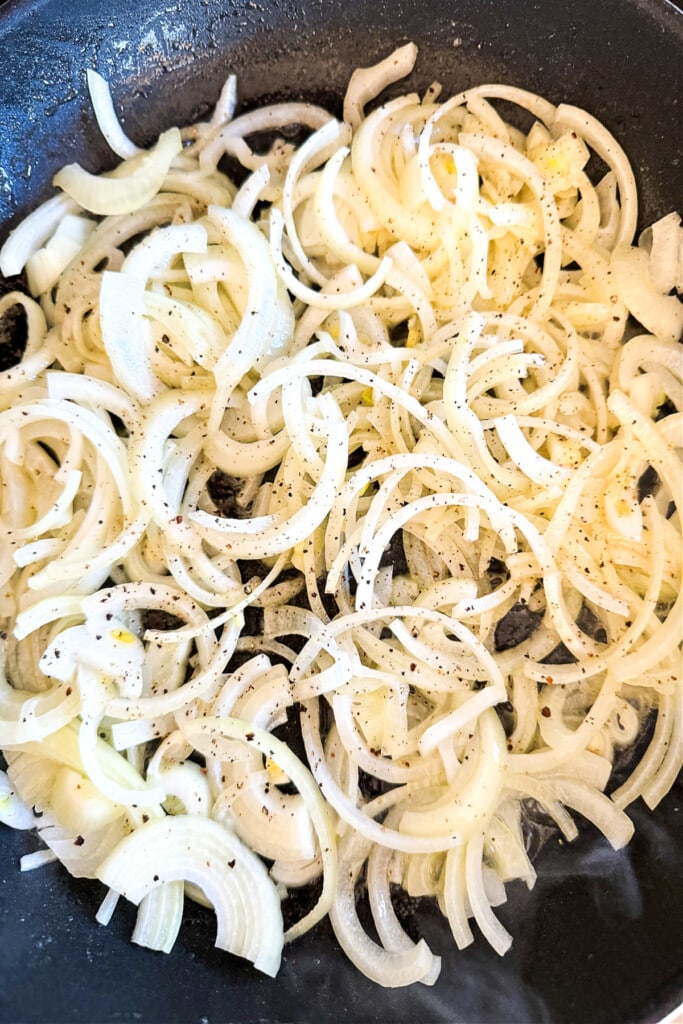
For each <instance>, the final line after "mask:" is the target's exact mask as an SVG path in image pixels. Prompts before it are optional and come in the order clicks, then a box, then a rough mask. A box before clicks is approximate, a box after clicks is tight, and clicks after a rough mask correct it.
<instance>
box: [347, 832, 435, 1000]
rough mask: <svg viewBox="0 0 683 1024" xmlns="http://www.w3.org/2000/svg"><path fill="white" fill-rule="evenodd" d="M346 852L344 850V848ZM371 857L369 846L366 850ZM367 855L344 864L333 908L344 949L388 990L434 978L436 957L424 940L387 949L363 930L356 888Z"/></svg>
mask: <svg viewBox="0 0 683 1024" xmlns="http://www.w3.org/2000/svg"><path fill="white" fill-rule="evenodd" d="M342 849H343V848H342ZM363 852H364V854H365V855H367V845H366V846H365V849H364V851H363ZM364 860H365V856H363V855H361V856H356V857H355V858H354V859H353V860H351V861H349V860H346V859H345V858H344V857H343V856H342V859H341V863H340V868H341V870H340V879H339V885H338V887H337V893H336V896H335V900H334V903H333V904H332V907H331V908H330V922H331V923H332V928H333V929H334V934H335V936H336V937H337V941H338V942H339V944H340V946H341V947H342V949H343V950H344V952H345V953H346V955H347V956H348V958H349V959H350V960H351V962H352V963H354V964H355V965H356V966H357V967H359V968H361V969H362V971H363V973H364V974H366V975H367V977H369V978H370V979H371V980H372V981H374V982H376V983H377V984H379V985H382V986H384V987H385V988H398V987H400V986H404V985H411V984H412V983H413V982H415V981H421V980H422V979H424V978H425V977H426V976H427V975H429V976H430V977H431V976H432V975H433V973H434V969H435V964H434V961H435V959H436V958H435V957H433V955H432V953H431V951H430V949H429V946H428V945H427V943H426V942H425V941H424V939H421V940H420V942H418V944H417V945H415V946H413V945H412V944H411V948H404V949H401V950H392V951H389V950H387V949H383V948H382V947H381V946H378V945H377V943H375V942H373V941H372V939H370V937H369V936H368V935H366V933H365V932H364V931H363V928H362V926H361V923H360V921H359V920H358V915H357V913H356V900H355V888H356V879H357V877H358V874H359V872H360V869H361V867H362V866H363V862H364Z"/></svg>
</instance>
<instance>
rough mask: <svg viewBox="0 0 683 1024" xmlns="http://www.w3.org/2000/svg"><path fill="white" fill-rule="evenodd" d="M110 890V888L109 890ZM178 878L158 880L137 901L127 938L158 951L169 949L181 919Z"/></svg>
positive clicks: (182, 892) (182, 895) (181, 906)
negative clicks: (175, 880) (167, 880)
mask: <svg viewBox="0 0 683 1024" xmlns="http://www.w3.org/2000/svg"><path fill="white" fill-rule="evenodd" d="M109 891H110V892H113V890H112V889H110V890H109ZM184 896H185V893H184V885H183V882H182V881H180V880H179V881H177V882H162V883H161V884H160V885H157V886H155V887H154V888H153V889H152V890H151V891H150V892H148V893H147V895H146V896H144V897H143V898H142V900H141V901H140V906H139V908H138V913H137V917H136V919H135V928H134V929H133V934H132V935H131V942H135V943H136V945H138V946H146V947H147V949H156V950H158V951H159V952H161V953H170V952H171V950H172V949H173V946H174V945H175V940H176V939H177V937H178V932H179V931H180V925H181V924H182V920H183V906H184V903H185V899H184Z"/></svg>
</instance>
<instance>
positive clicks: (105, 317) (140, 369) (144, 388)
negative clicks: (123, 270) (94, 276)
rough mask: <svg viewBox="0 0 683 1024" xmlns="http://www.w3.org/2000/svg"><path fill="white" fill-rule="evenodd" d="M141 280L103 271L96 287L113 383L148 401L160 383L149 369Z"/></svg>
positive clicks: (149, 338) (149, 345)
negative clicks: (112, 373) (99, 283)
mask: <svg viewBox="0 0 683 1024" xmlns="http://www.w3.org/2000/svg"><path fill="white" fill-rule="evenodd" d="M145 312H146V311H145V303H144V289H143V282H142V281H141V280H140V279H138V278H134V277H129V276H128V275H126V274H118V273H112V272H111V271H107V272H105V273H104V274H103V275H102V287H101V288H100V324H101V327H102V338H103V341H104V347H105V350H106V352H107V355H108V357H109V361H110V362H111V365H112V369H113V371H114V375H115V379H116V382H117V384H119V385H121V386H123V387H124V388H125V389H126V391H127V392H128V393H129V394H130V395H132V396H133V397H134V398H135V399H137V401H139V402H143V403H144V402H149V401H150V400H151V399H152V398H154V396H155V395H157V394H159V392H160V391H161V389H162V384H161V382H160V381H159V380H158V378H157V377H156V376H155V374H154V371H153V369H152V359H151V355H152V346H153V341H152V334H151V331H150V327H149V322H148V321H147V319H146V316H145Z"/></svg>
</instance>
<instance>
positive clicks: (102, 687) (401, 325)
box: [0, 45, 683, 986]
mask: <svg viewBox="0 0 683 1024" xmlns="http://www.w3.org/2000/svg"><path fill="white" fill-rule="evenodd" d="M416 53H417V51H416V48H415V47H414V46H412V45H409V46H406V47H403V48H402V49H400V50H398V51H396V53H394V54H392V55H390V57H388V58H387V59H386V60H384V61H383V62H381V63H380V64H378V65H376V66H375V67H373V68H367V69H361V70H359V71H356V72H355V73H354V75H353V76H352V78H351V81H350V84H349V89H348V92H347V95H346V99H345V102H344V117H345V121H343V122H341V123H340V122H337V121H336V120H335V119H334V118H333V117H332V116H331V115H330V114H329V113H327V112H326V111H325V110H323V109H321V108H318V107H315V106H312V105H310V104H302V103H284V104H276V105H274V106H270V107H264V108H261V109H257V110H254V111H252V112H250V113H246V114H243V115H241V116H239V117H235V116H234V111H235V106H236V91H235V90H236V83H235V79H234V77H232V76H231V77H230V78H229V79H228V82H227V83H226V86H225V88H224V90H223V93H222V94H221V98H220V100H219V102H218V105H217V107H216V111H215V114H214V116H213V117H212V118H211V120H210V121H208V122H206V123H200V124H196V125H193V126H191V127H190V128H189V129H186V130H185V131H184V132H180V131H179V130H178V129H177V128H171V129H170V130H168V131H166V132H164V133H163V134H162V135H160V137H159V139H158V141H157V142H156V144H155V145H154V146H153V147H152V148H151V149H149V150H143V149H139V148H138V147H137V145H135V144H134V143H133V142H131V140H130V139H129V138H128V137H127V136H126V135H125V133H124V132H123V129H122V128H121V126H120V124H119V123H118V120H117V118H116V115H115V112H114V107H113V104H112V100H111V96H110V93H109V89H108V86H107V84H106V82H104V80H103V79H102V78H100V76H98V75H96V74H94V73H92V72H91V73H89V75H88V83H89V88H90V93H91V97H92V101H93V106H94V109H95V115H96V117H97V120H98V123H99V125H100V128H101V130H102V133H103V135H104V137H105V138H106V139H107V141H108V143H109V144H110V146H111V148H112V149H113V151H114V152H115V153H116V154H117V155H118V156H119V157H120V158H121V159H122V163H121V164H120V165H119V166H118V167H117V168H116V169H115V170H114V171H112V172H111V173H109V174H105V175H92V174H89V173H87V172H86V171H84V170H83V169H82V168H80V167H79V166H77V165H71V166H69V167H65V168H64V169H63V170H62V171H60V173H59V174H58V175H57V176H56V178H55V185H57V186H58V187H59V188H60V189H61V192H60V193H59V194H58V195H57V196H56V197H55V198H53V199H51V200H49V201H48V202H47V203H46V204H45V205H44V206H43V207H41V208H40V209H39V210H36V211H35V212H34V213H33V214H31V216H29V217H28V218H27V219H26V220H25V221H24V222H23V223H22V224H20V225H19V227H18V228H16V229H15V231H14V232H13V233H12V234H11V235H10V237H9V238H8V239H7V241H6V242H5V244H4V246H3V247H2V249H1V250H0V271H1V272H2V273H3V274H4V275H10V274H16V273H19V272H20V271H21V270H22V269H23V268H26V272H27V280H28V286H29V290H30V291H31V293H32V297H29V296H28V295H26V294H23V293H20V292H13V293H10V294H9V295H8V296H5V297H4V298H3V299H2V300H0V317H3V316H4V315H5V313H6V312H7V311H8V310H10V309H12V308H13V307H15V306H17V305H18V306H21V307H22V309H23V311H24V313H25V316H26V323H27V334H28V342H27V346H26V351H25V354H24V356H23V358H22V360H21V361H20V363H19V364H18V365H17V366H15V367H12V368H11V369H10V370H6V371H4V373H3V374H2V375H1V377H0V475H1V479H2V505H1V507H0V519H1V521H2V530H1V531H0V582H1V584H2V587H1V590H0V615H1V616H2V619H3V629H4V631H5V632H4V634H3V635H5V636H6V637H7V639H6V641H4V642H3V645H2V660H3V666H4V671H3V673H2V676H1V678H0V747H2V749H3V750H4V753H5V757H6V760H7V764H8V768H7V773H6V774H4V773H3V774H2V775H1V776H0V818H2V820H3V821H4V822H6V823H7V824H9V825H12V826H14V827H16V828H32V827H36V828H37V829H38V831H39V833H40V835H41V838H42V839H43V841H44V843H45V845H46V850H44V851H40V852H39V853H38V854H37V855H31V856H30V857H28V858H25V859H24V861H23V863H22V867H23V868H24V869H29V868H32V867H35V866H37V865H38V864H40V863H44V862H46V861H47V860H49V859H52V858H55V857H56V858H58V859H59V860H60V861H61V862H62V863H63V864H64V865H65V866H66V867H67V869H68V870H69V871H70V872H72V873H73V874H74V875H80V876H86V877H92V878H98V879H100V880H101V881H103V882H105V883H106V885H107V886H108V887H109V892H108V895H107V896H106V898H105V900H104V902H103V904H102V906H101V907H100V910H99V912H98V915H97V919H98V921H100V922H101V923H102V924H106V923H107V922H108V921H109V919H110V918H111V915H112V914H113V912H114V910H115V907H116V903H117V901H118V899H119V897H120V896H123V897H125V898H127V899H129V900H132V901H133V902H134V903H136V904H138V905H139V912H138V919H137V926H136V929H135V932H134V935H133V940H134V941H135V942H137V943H140V944H141V945H145V946H149V947H150V948H153V949H158V950H164V951H168V950H170V948H171V947H172V945H173V943H174V941H175V938H176V936H177V934H178V930H179V928H180V927H181V921H182V912H183V903H184V898H185V897H188V898H190V899H193V900H197V901H199V902H201V903H204V904H206V905H209V906H211V907H212V908H213V910H214V912H215V914H216V917H217V922H218V926H217V939H216V942H217V945H218V946H220V947H221V948H223V949H226V950H228V951H230V952H232V953H234V954H236V955H239V956H243V957H246V958H247V959H249V960H251V961H253V963H254V964H255V966H256V967H257V968H258V969H260V970H262V971H264V972H265V973H267V974H271V975H273V974H275V973H276V972H277V970H278V967H279V964H280V958H281V952H282V948H283V943H284V942H285V941H291V940H293V939H295V938H296V937H298V936H299V935H301V934H302V933H303V932H305V931H306V930H308V929H309V928H311V927H313V926H314V925H315V924H316V923H317V922H318V921H319V920H321V918H323V917H324V916H325V915H326V914H328V913H329V915H330V920H331V922H332V925H333V928H334V930H335V932H336V934H337V937H338V939H339V942H340V944H341V945H342V947H343V949H344V950H345V951H346V953H347V954H348V956H349V957H350V959H351V960H352V961H353V962H354V963H355V964H356V965H357V966H358V968H359V969H360V970H361V971H363V972H364V973H365V974H367V975H368V977H370V978H372V979H373V980H374V981H376V982H377V983H379V984H381V985H386V986H397V985H406V984H410V983H412V982H416V981H420V982H422V983H424V984H433V983H434V982H435V981H436V979H437V977H438V974H439V969H440V957H439V956H438V955H436V954H435V953H434V952H432V951H431V950H430V949H429V947H428V946H427V944H426V943H425V942H424V940H420V941H419V942H417V943H414V942H413V941H412V940H411V939H410V938H409V937H408V936H407V935H406V933H405V932H404V931H403V929H402V927H401V925H400V923H399V920H398V917H397V916H396V913H395V911H394V908H393V906H392V888H391V887H392V886H400V887H402V888H403V889H404V890H405V891H406V892H407V893H408V894H409V895H411V896H428V897H435V898H436V899H437V900H438V901H439V905H440V907H441V909H442V911H443V913H444V915H445V916H446V918H447V920H448V923H449V925H450V929H451V931H452V934H453V938H454V941H455V943H456V944H457V946H458V947H460V948H462V947H464V946H466V945H468V944H469V943H470V942H472V941H473V938H474V931H473V927H472V925H471V922H472V921H474V923H475V925H476V927H477V928H478V929H479V931H480V932H481V933H482V934H483V936H484V937H485V939H486V940H487V941H488V942H489V943H490V945H491V946H492V947H493V948H494V949H495V950H496V951H497V952H498V953H500V954H502V953H504V952H505V951H506V950H507V949H508V947H509V945H510V942H511V936H510V935H509V934H508V932H507V931H506V930H505V929H504V928H503V926H502V925H501V923H500V922H499V921H498V919H497V917H496V915H495V913H494V908H495V907H496V906H497V905H498V904H499V903H501V902H502V901H503V900H504V899H505V884H506V883H507V882H509V881H510V880H512V879H522V880H524V881H525V882H526V884H527V885H528V886H529V887H531V886H532V885H533V884H534V880H535V877H536V875H535V870H534V868H533V866H532V864H531V863H530V860H529V856H528V853H527V844H526V842H525V838H524V832H523V830H522V822H523V820H524V815H525V803H526V802H527V801H533V802H534V803H535V804H536V805H538V806H540V807H541V808H542V809H543V811H544V812H545V813H546V814H547V815H548V816H549V817H550V818H551V819H553V820H554V822H555V823H556V824H557V826H558V828H559V829H560V830H561V831H562V832H563V834H564V835H565V836H566V838H567V839H569V840H571V839H573V838H574V837H575V836H576V834H577V828H576V825H575V823H574V821H573V819H572V815H571V812H572V811H576V812H577V813H579V814H580V815H582V816H583V817H584V818H587V819H588V820H589V821H591V822H592V823H593V824H594V825H595V826H596V827H597V828H598V829H599V830H600V831H601V832H602V833H603V834H604V835H605V836H606V837H607V839H608V840H609V842H610V843H611V844H612V845H613V846H614V847H615V849H618V848H620V847H621V846H623V845H624V844H625V843H627V842H628V840H629V839H630V837H631V834H632V832H633V826H632V824H631V821H630V819H629V818H628V817H627V815H626V813H625V808H626V807H628V805H629V804H631V803H632V802H633V801H634V800H636V799H637V798H638V797H642V798H643V799H644V800H645V801H646V803H647V804H648V805H649V806H650V807H652V808H654V807H655V806H656V805H657V804H658V802H659V801H660V800H661V799H662V797H663V796H664V795H665V794H666V793H667V791H668V790H669V788H670V786H671V784H672V782H673V781H674V779H675V777H676V775H677V773H678V772H679V770H680V768H681V763H682V758H683V686H682V683H681V675H680V667H681V660H680V644H681V601H682V598H681V551H682V548H681V519H680V508H681V502H682V501H683V493H682V477H683V473H682V469H681V436H682V434H681V426H682V423H683V380H682V378H683V372H682V369H683V362H682V358H681V353H682V351H683V349H682V347H681V345H680V343H679V340H680V336H681V332H682V330H683V306H682V305H681V302H680V301H679V299H678V297H677V296H676V295H675V294H674V292H675V289H679V290H680V289H681V284H682V277H683V274H682V268H683V230H682V229H681V224H680V218H679V217H678V216H677V215H676V214H670V215H669V216H667V217H664V218H662V220H660V221H658V222H657V223H656V224H654V225H652V227H651V228H648V229H647V230H646V231H645V232H644V233H643V235H642V236H641V238H640V243H639V244H638V245H635V246H634V245H633V244H632V242H633V234H634V230H635V225H636V223H637V194H636V189H635V184H634V178H633V174H632V172H631V169H630V167H629V164H628V161H627V159H626V156H625V155H624V153H623V151H622V149H621V148H620V147H619V145H618V144H617V143H616V141H615V140H614V139H613V138H612V137H611V135H610V134H609V133H608V132H607V130H606V129H605V128H604V127H603V126H602V125H601V124H599V122H598V121H596V120H595V119H594V118H593V117H592V116H591V115H589V114H587V113H586V112H584V111H581V110H578V109H576V108H574V107H570V106H564V105H563V106H559V107H555V106H553V105H552V104H551V103H549V102H548V101H546V100H545V99H543V98H542V97H540V96H536V95H534V94H532V93H529V92H526V91H524V90H523V89H519V88H515V87H512V86H504V85H483V86H478V87H476V88H473V89H469V90H467V91H465V92H462V93H459V94H458V95H456V96H454V97H452V98H451V99H449V100H447V101H446V102H444V103H439V102H437V98H438V95H439V91H440V90H439V87H437V86H432V87H430V89H429V90H428V91H427V93H426V94H425V95H424V96H423V97H420V96H419V95H417V94H410V95H406V96H401V97H399V98H398V99H392V100H390V101H388V102H386V103H384V104H381V105H379V106H376V107H375V109H374V110H373V111H372V113H370V114H368V115H367V116H366V114H365V111H364V108H365V105H366V104H367V103H368V102H369V101H371V100H373V99H375V98H376V97H377V96H378V94H379V93H380V92H381V91H382V90H383V89H384V88H385V87H386V86H388V85H391V84H392V83H394V82H396V81H398V79H399V78H401V77H403V76H404V75H407V74H408V73H409V72H410V71H411V70H412V68H413V65H414V63H415V60H416ZM500 100H502V101H506V102H507V103H512V104H515V105H517V106H518V107H520V108H522V109H523V110H525V111H527V112H528V113H529V114H531V116H532V118H533V119H534V122H533V125H532V127H531V129H530V130H529V131H528V132H527V133H526V134H524V133H523V132H521V131H520V130H519V129H517V128H515V127H512V126H511V125H510V124H508V123H506V122H505V121H504V120H503V119H502V117H501V115H500V113H499V112H498V110H497V107H496V103H497V101H500ZM291 124H297V125H299V126H303V127H305V128H307V129H309V131H310V134H309V135H308V138H307V139H306V141H305V142H304V143H303V144H302V145H300V146H299V147H298V148H297V147H295V146H293V145H292V144H291V143H289V142H285V141H283V140H282V138H281V136H280V131H281V129H284V128H286V127H287V126H289V125H291ZM264 131H270V132H272V134H273V143H272V145H271V147H270V149H269V150H268V152H267V153H265V154H263V153H261V154H259V153H257V152H256V151H255V150H254V149H253V148H252V147H251V145H250V139H251V137H252V136H253V135H254V134H255V133H262V132H264ZM592 153H594V154H596V155H597V156H599V157H600V158H601V160H602V161H603V162H604V163H605V164H607V167H608V170H607V172H606V174H605V175H604V177H602V179H601V180H600V181H598V182H597V183H593V182H592V181H591V180H590V179H589V177H588V176H587V174H586V166H587V164H588V161H589V159H590V157H591V154H592ZM225 154H229V155H230V156H231V157H233V158H235V159H236V160H237V161H238V162H240V163H241V164H242V166H243V168H244V170H245V178H244V181H243V182H242V183H241V184H240V185H239V187H238V186H237V185H236V184H235V183H234V182H232V181H231V180H229V179H228V178H227V176H226V175H225V173H224V172H223V171H222V169H221V166H220V162H221V158H222V157H223V156H224V155H225ZM629 314H630V315H631V316H633V317H634V318H636V319H637V320H638V321H639V322H640V324H641V325H642V327H643V328H644V330H645V331H646V332H647V333H638V332H637V331H636V332H633V331H632V330H631V329H630V327H628V328H627V321H628V318H629ZM627 331H628V333H627ZM226 494H227V495H229V496H230V501H229V503H228V505H227V506H226V505H225V504H224V503H222V499H223V497H224V496H225V495H226ZM246 622H249V628H247V626H246V625H245V623H246ZM296 718H298V719H299V721H300V732H301V735H302V737H303V741H304V745H305V750H306V758H307V762H308V763H307V764H305V763H304V762H303V761H302V760H300V759H299V757H297V756H296V754H295V753H294V752H293V750H292V749H291V748H290V746H289V745H288V743H287V742H285V740H284V739H283V736H285V735H287V733H286V731H285V732H282V730H283V729H284V728H285V727H287V728H289V729H291V728H292V720H293V719H296ZM653 719H654V730H653V731H652V732H651V735H650V738H649V739H648V740H647V741H646V742H645V745H644V749H643V748H642V747H641V749H642V751H643V752H642V753H641V756H640V759H639V760H638V759H637V758H633V757H632V759H631V771H630V774H629V775H628V777H627V778H626V780H625V781H623V782H622V783H621V785H619V787H618V788H616V789H614V788H613V787H612V788H611V789H610V778H611V776H612V766H613V762H614V760H615V756H616V754H617V752H618V751H620V750H622V749H624V748H631V747H634V745H636V744H642V739H641V737H642V732H643V727H644V724H645V723H649V722H651V721H652V720H653ZM288 722H289V725H287V723H288ZM278 730H280V732H279V733H278ZM369 794H372V795H369ZM29 807H32V808H34V809H35V810H36V811H37V812H40V816H39V817H37V818H36V817H34V814H33V813H32V812H31V811H29V810H28V809H27V808H29ZM266 863H267V864H268V865H269V866H268V867H267V866H266ZM364 870H365V872H366V877H367V886H368V893H369V903H370V909H371V912H372V917H373V919H374V924H375V928H376V937H371V936H370V935H368V934H366V932H365V931H364V929H363V926H362V924H361V922H360V919H359V917H358V915H357V913H356V901H355V890H356V882H357V879H358V878H359V876H360V874H361V872H363V871H364ZM319 879H322V881H321V884H320V885H319V897H318V900H317V902H316V903H315V905H314V906H313V908H312V909H311V910H310V911H309V912H308V913H307V914H306V915H305V917H303V918H302V919H301V920H299V921H298V922H295V923H294V924H293V925H292V926H291V927H290V929H289V931H288V932H284V929H283V916H282V911H281V901H282V900H284V899H286V898H287V897H288V894H289V892H290V891H291V890H296V889H297V888H298V887H301V886H304V885H307V884H310V883H314V882H316V881H318V880H319ZM440 952H443V951H440Z"/></svg>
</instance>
